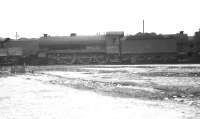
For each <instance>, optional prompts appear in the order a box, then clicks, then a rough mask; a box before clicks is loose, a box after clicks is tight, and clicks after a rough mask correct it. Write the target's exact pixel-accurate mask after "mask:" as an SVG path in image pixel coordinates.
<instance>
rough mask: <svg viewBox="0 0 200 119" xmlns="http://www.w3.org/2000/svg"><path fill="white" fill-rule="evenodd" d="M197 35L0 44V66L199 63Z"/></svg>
mask: <svg viewBox="0 0 200 119" xmlns="http://www.w3.org/2000/svg"><path fill="white" fill-rule="evenodd" d="M199 62H200V32H196V33H195V35H194V36H187V34H184V33H183V32H180V33H178V34H169V35H156V34H155V33H138V34H136V35H128V36H124V33H123V32H107V33H106V34H105V35H96V36H76V34H72V35H71V36H54V37H52V36H47V35H44V36H43V37H40V38H35V39H27V38H21V39H18V40H12V39H3V40H1V41H0V64H1V65H13V64H29V65H54V64H144V63H145V64H151V63H199Z"/></svg>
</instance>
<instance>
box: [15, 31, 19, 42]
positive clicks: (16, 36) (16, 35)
mask: <svg viewBox="0 0 200 119" xmlns="http://www.w3.org/2000/svg"><path fill="white" fill-rule="evenodd" d="M18 37H19V35H18V34H17V32H16V34H15V38H16V40H17V39H18Z"/></svg>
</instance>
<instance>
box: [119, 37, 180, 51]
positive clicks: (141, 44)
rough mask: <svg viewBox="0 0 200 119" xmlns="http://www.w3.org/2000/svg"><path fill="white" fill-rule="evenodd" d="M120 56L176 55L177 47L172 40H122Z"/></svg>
mask: <svg viewBox="0 0 200 119" xmlns="http://www.w3.org/2000/svg"><path fill="white" fill-rule="evenodd" d="M121 43H122V44H121V45H122V54H146V53H176V52H177V46H176V40H174V39H159V40H151V39H146V40H123V41H121Z"/></svg>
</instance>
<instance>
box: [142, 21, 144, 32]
mask: <svg viewBox="0 0 200 119" xmlns="http://www.w3.org/2000/svg"><path fill="white" fill-rule="evenodd" d="M142 24H143V31H142V33H143V34H144V19H143V21H142Z"/></svg>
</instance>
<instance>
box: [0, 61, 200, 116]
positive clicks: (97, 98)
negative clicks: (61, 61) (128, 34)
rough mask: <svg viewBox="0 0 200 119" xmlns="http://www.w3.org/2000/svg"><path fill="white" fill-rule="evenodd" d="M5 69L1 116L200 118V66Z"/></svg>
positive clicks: (1, 75) (1, 81)
mask: <svg viewBox="0 0 200 119" xmlns="http://www.w3.org/2000/svg"><path fill="white" fill-rule="evenodd" d="M26 70H27V72H26V73H23V74H10V73H9V72H6V71H1V72H0V119H200V65H199V64H184V65H180V64H177V65H170V64H169V65H167V64H165V65H81V66H79V65H70V66H67V65H65V66H64V65H57V66H55V65H54V66H28V67H26Z"/></svg>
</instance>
